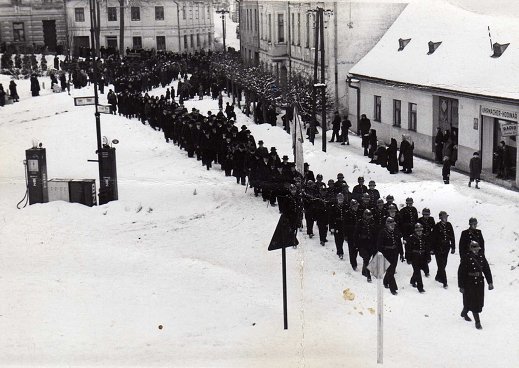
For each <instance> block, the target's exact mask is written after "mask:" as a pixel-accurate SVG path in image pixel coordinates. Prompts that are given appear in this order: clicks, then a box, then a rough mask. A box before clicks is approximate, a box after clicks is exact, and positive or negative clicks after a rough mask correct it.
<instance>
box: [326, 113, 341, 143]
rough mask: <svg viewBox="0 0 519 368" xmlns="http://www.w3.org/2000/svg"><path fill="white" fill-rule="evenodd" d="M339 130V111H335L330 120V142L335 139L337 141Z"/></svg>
mask: <svg viewBox="0 0 519 368" xmlns="http://www.w3.org/2000/svg"><path fill="white" fill-rule="evenodd" d="M340 130H341V116H340V115H339V111H335V114H334V116H333V120H332V138H331V139H330V140H329V142H330V143H333V142H334V141H335V139H337V142H339V137H340V135H339V132H340Z"/></svg>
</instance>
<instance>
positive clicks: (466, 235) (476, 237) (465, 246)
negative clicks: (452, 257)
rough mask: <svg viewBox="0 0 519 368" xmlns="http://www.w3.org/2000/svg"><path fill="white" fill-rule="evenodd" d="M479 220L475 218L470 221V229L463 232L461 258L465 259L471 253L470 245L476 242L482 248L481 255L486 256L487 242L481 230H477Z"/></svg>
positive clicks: (460, 249)
mask: <svg viewBox="0 0 519 368" xmlns="http://www.w3.org/2000/svg"><path fill="white" fill-rule="evenodd" d="M477 226H478V220H477V219H476V218H474V217H471V218H470V219H469V228H468V229H467V230H463V231H462V232H461V237H460V243H459V251H460V257H462V258H463V257H464V256H465V255H467V253H469V252H470V249H469V245H470V242H471V241H476V242H477V243H478V244H479V246H480V247H481V253H483V254H485V240H484V239H483V234H482V233H481V230H479V229H477V228H476V227H477Z"/></svg>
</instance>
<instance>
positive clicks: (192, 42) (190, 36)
mask: <svg viewBox="0 0 519 368" xmlns="http://www.w3.org/2000/svg"><path fill="white" fill-rule="evenodd" d="M189 38H190V40H191V48H193V47H195V42H194V37H193V35H192V34H191V35H189Z"/></svg>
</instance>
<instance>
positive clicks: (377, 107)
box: [373, 96, 382, 122]
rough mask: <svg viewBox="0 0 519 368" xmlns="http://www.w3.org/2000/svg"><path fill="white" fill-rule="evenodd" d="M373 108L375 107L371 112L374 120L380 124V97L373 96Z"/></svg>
mask: <svg viewBox="0 0 519 368" xmlns="http://www.w3.org/2000/svg"><path fill="white" fill-rule="evenodd" d="M373 106H374V107H375V109H374V111H373V116H374V120H375V121H378V122H380V121H381V120H382V119H381V118H382V117H381V115H382V97H380V96H375V101H374V104H373Z"/></svg>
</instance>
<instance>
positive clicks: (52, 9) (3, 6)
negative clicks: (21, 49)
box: [0, 0, 66, 46]
mask: <svg viewBox="0 0 519 368" xmlns="http://www.w3.org/2000/svg"><path fill="white" fill-rule="evenodd" d="M20 3H21V4H19V5H14V3H13V1H11V0H0V43H3V42H5V43H6V44H17V45H22V44H27V45H32V44H36V45H38V46H41V45H44V34H43V21H44V20H49V21H55V24H56V41H57V44H58V45H60V44H61V45H65V44H66V22H65V17H64V14H65V13H64V11H65V9H64V5H63V0H54V1H53V2H50V3H47V2H43V1H42V0H32V1H29V0H26V1H21V2H20ZM15 22H16V23H23V28H24V34H25V40H24V41H20V42H17V41H15V40H14V35H13V33H14V32H13V23H15Z"/></svg>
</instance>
